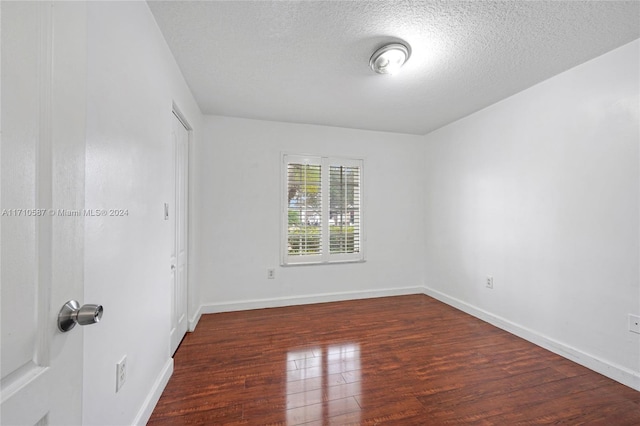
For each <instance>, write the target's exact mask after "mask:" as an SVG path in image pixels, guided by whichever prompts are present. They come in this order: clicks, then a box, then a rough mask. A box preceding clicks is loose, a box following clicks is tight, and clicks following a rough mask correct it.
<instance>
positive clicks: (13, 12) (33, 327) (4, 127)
mask: <svg viewBox="0 0 640 426" xmlns="http://www.w3.org/2000/svg"><path fill="white" fill-rule="evenodd" d="M0 15H1V20H0V31H1V34H0V37H1V41H2V46H1V52H2V57H1V68H0V81H1V84H0V95H1V107H0V109H1V114H0V117H1V122H0V127H1V135H2V136H1V137H2V141H1V149H0V164H1V172H0V174H1V187H0V210H1V211H2V217H1V218H0V219H1V220H0V242H1V256H0V287H1V309H2V311H1V326H0V328H1V334H0V339H1V340H0V341H1V345H0V346H1V364H0V371H1V376H2V378H1V381H0V385H1V392H0V393H1V402H0V424H2V425H47V424H58V425H75V424H80V423H81V422H82V361H83V355H82V351H83V343H82V339H83V329H82V327H76V328H75V329H73V330H71V331H70V332H68V333H62V332H60V331H58V329H57V315H58V312H59V310H60V308H61V307H62V306H63V304H64V303H65V302H67V301H68V300H70V299H77V300H78V301H80V302H81V303H82V302H83V300H82V298H83V287H84V286H83V280H82V279H83V258H84V242H83V240H84V237H83V229H84V221H83V218H82V216H73V217H65V216H64V215H63V214H62V213H60V212H58V211H57V209H64V210H68V211H74V212H75V211H82V209H83V208H84V167H85V155H84V132H85V127H84V126H85V124H84V122H85V104H86V99H85V96H86V90H85V84H86V83H85V82H86V37H84V34H85V33H86V10H85V6H84V5H83V4H62V3H60V4H58V3H56V4H53V3H51V2H37V3H36V2H8V1H2V2H1V3H0ZM59 213H60V214H59Z"/></svg>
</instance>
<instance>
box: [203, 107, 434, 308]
mask: <svg viewBox="0 0 640 426" xmlns="http://www.w3.org/2000/svg"><path fill="white" fill-rule="evenodd" d="M203 134H204V135H205V136H204V137H203V142H202V144H201V145H200V146H198V147H197V149H198V150H199V151H198V152H197V153H196V154H195V155H194V158H196V159H197V160H196V161H197V165H196V168H197V170H198V173H197V175H198V182H197V186H198V187H197V188H196V190H195V193H196V194H197V198H198V199H199V204H198V206H197V208H196V211H197V214H199V215H200V217H199V218H197V226H198V229H197V232H196V233H197V238H198V241H197V244H198V245H197V248H196V251H197V253H198V256H199V259H200V261H199V263H198V273H197V274H198V277H199V285H200V295H201V302H202V304H203V305H204V306H203V312H214V311H221V310H234V309H244V308H249V307H266V306H278V305H286V304H293V303H306V302H315V301H324V300H338V299H345V298H352V297H369V296H376V295H383V294H399V293H405V292H419V291H421V288H420V287H421V286H422V267H421V262H420V256H419V253H420V251H421V248H422V219H421V217H422V211H421V209H420V206H421V205H422V204H421V201H420V199H421V197H422V194H421V192H422V191H421V189H420V180H419V179H418V178H417V176H418V171H419V170H421V158H420V153H421V151H420V144H419V142H420V137H417V136H411V135H400V134H393V133H383V132H372V131H362V130H352V129H342V128H333V127H324V126H312V125H300V124H287V123H275V122H267V121H257V120H247V119H235V118H225V117H217V116H208V117H205V121H204V129H203ZM282 152H290V153H302V154H319V155H331V156H346V157H357V158H363V159H364V209H365V210H364V215H365V219H364V220H365V226H366V230H365V232H366V242H365V244H366V262H365V263H357V264H339V265H315V266H287V267H280V266H278V265H279V263H280V250H281V248H280V211H281V208H280V200H281V198H280V196H281V167H280V164H281V153H282ZM271 267H273V268H276V278H275V279H274V280H268V279H267V268H271Z"/></svg>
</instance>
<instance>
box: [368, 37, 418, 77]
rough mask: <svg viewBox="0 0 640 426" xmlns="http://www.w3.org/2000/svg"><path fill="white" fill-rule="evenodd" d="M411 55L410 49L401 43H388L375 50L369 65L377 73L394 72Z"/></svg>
mask: <svg viewBox="0 0 640 426" xmlns="http://www.w3.org/2000/svg"><path fill="white" fill-rule="evenodd" d="M409 56H411V50H409V47H408V46H407V45H404V44H402V43H390V44H386V45H384V46H382V47H381V48H380V49H378V50H376V51H375V52H374V53H373V55H372V56H371V59H370V60H369V66H370V67H371V69H372V70H374V71H375V72H377V73H378V74H395V73H397V72H398V70H400V68H401V67H402V65H404V63H405V62H407V60H409Z"/></svg>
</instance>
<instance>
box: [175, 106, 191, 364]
mask: <svg viewBox="0 0 640 426" xmlns="http://www.w3.org/2000/svg"><path fill="white" fill-rule="evenodd" d="M171 135H172V139H173V149H174V151H173V152H174V185H173V188H174V202H173V206H174V208H173V209H170V210H171V212H172V213H173V215H170V220H171V224H172V228H173V230H174V232H173V242H172V252H171V275H172V276H171V283H172V285H173V291H172V303H171V305H172V306H171V353H172V354H173V353H175V351H176V349H178V345H180V342H181V341H182V338H183V337H184V335H185V333H186V332H187V194H188V180H187V176H188V173H187V171H188V158H189V132H188V130H187V129H186V128H185V126H184V124H182V121H181V120H180V119H178V117H177V116H176V115H175V114H174V115H173V116H172V130H171Z"/></svg>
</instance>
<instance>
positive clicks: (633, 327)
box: [629, 314, 640, 334]
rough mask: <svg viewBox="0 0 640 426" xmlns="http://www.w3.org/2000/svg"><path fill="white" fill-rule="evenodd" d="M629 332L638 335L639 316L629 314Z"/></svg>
mask: <svg viewBox="0 0 640 426" xmlns="http://www.w3.org/2000/svg"><path fill="white" fill-rule="evenodd" d="M629 331H630V332H632V333H638V334H640V315H633V314H629Z"/></svg>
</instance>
